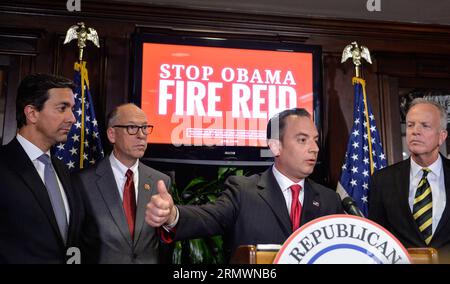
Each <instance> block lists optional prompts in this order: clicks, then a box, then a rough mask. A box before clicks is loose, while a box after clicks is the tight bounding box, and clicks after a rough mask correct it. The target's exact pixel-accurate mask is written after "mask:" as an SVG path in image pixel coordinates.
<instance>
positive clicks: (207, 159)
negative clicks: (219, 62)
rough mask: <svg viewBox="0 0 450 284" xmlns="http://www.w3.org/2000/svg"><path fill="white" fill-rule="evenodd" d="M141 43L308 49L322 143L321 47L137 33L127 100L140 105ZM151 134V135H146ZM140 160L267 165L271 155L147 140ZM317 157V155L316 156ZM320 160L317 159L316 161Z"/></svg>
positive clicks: (261, 151)
mask: <svg viewBox="0 0 450 284" xmlns="http://www.w3.org/2000/svg"><path fill="white" fill-rule="evenodd" d="M144 43H159V44H174V45H191V46H204V47H221V48H235V49H254V50H268V51H280V50H282V51H290V52H309V53H311V54H312V57H313V113H312V115H313V117H314V123H315V125H316V127H317V129H318V131H319V136H320V137H319V144H320V145H322V143H323V139H322V131H321V130H322V104H321V102H322V68H321V66H322V64H321V60H322V49H321V47H320V46H317V45H304V44H299V43H285V42H277V41H269V40H252V39H248V40H247V39H245V40H242V39H231V38H230V39H229V38H226V37H220V38H219V37H217V36H214V37H208V36H204V35H203V36H182V35H159V34H149V33H139V34H134V35H133V44H134V48H133V49H132V50H133V56H132V59H133V63H132V69H131V74H132V80H131V86H132V91H131V96H130V102H133V103H135V104H136V105H138V106H141V92H142V67H143V62H142V57H143V54H142V53H143V45H144ZM150 138H151V137H150ZM143 159H144V160H148V161H155V162H163V163H164V162H167V163H184V164H211V165H226V166H247V165H250V166H251V165H256V166H262V165H270V164H272V163H273V157H271V155H270V150H268V148H267V147H253V146H174V145H171V144H155V143H149V147H148V148H147V151H146V153H145V155H144V157H143ZM319 160H320V158H319ZM318 162H319V163H320V161H318Z"/></svg>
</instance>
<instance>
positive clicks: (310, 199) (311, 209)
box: [300, 179, 320, 226]
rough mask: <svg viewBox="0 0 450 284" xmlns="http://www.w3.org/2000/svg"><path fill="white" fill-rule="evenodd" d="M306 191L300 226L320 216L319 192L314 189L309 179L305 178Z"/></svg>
mask: <svg viewBox="0 0 450 284" xmlns="http://www.w3.org/2000/svg"><path fill="white" fill-rule="evenodd" d="M304 193H305V195H304V199H303V204H302V217H301V222H300V226H301V225H304V224H306V223H308V222H309V221H311V220H313V219H314V218H315V217H316V216H319V209H320V198H319V193H318V192H317V191H316V190H315V189H314V187H313V186H312V184H311V183H310V182H309V180H308V179H305V188H304Z"/></svg>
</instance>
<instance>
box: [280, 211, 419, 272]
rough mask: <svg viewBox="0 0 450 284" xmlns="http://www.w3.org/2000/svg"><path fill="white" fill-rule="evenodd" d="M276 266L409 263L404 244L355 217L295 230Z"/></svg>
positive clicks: (320, 220) (329, 219)
mask: <svg viewBox="0 0 450 284" xmlns="http://www.w3.org/2000/svg"><path fill="white" fill-rule="evenodd" d="M274 263H276V264H281V263H286V264H316V263H317V264H321V263H355V264H356V263H359V264H382V263H386V264H409V263H411V258H410V256H409V254H408V252H407V250H406V249H405V247H403V245H402V244H401V243H400V242H399V241H398V240H397V239H396V238H395V237H394V236H393V235H392V234H391V233H390V232H388V231H387V230H386V229H384V228H383V227H381V226H380V225H378V224H376V223H375V222H372V221H370V220H368V219H364V218H361V217H357V216H352V215H343V214H337V215H329V216H325V217H322V218H318V219H315V220H313V221H311V222H309V223H307V224H305V225H304V226H302V227H300V228H299V229H298V230H297V231H295V232H294V233H293V234H292V235H291V236H290V237H289V238H288V239H287V240H286V242H285V243H284V245H283V246H282V247H281V249H280V250H279V252H278V254H277V256H276V257H275V260H274Z"/></svg>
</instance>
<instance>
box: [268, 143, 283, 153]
mask: <svg viewBox="0 0 450 284" xmlns="http://www.w3.org/2000/svg"><path fill="white" fill-rule="evenodd" d="M267 144H268V145H269V148H270V151H271V152H272V154H273V155H274V156H275V157H278V156H280V153H281V147H282V146H281V141H280V140H278V139H269V141H268V142H267Z"/></svg>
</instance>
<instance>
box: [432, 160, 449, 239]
mask: <svg viewBox="0 0 450 284" xmlns="http://www.w3.org/2000/svg"><path fill="white" fill-rule="evenodd" d="M441 158H442V167H443V172H444V183H445V199H446V204H445V209H444V212H443V213H442V217H441V220H440V221H439V224H438V227H437V228H436V231H435V233H434V234H433V237H432V239H431V244H432V245H435V246H436V243H437V242H438V243H444V242H447V240H448V239H449V237H450V232H449V226H447V223H448V221H449V215H450V161H449V160H448V159H446V158H445V157H443V156H441Z"/></svg>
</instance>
